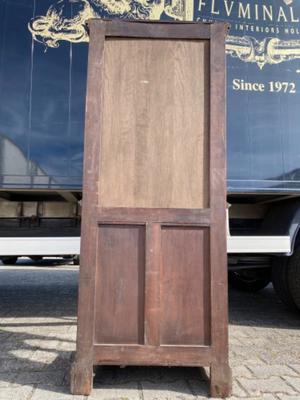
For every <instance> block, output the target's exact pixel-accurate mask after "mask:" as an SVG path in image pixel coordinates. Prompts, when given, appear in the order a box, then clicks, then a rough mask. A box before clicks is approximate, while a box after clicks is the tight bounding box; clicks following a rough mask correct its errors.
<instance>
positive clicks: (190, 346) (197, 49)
mask: <svg viewBox="0 0 300 400" xmlns="http://www.w3.org/2000/svg"><path fill="white" fill-rule="evenodd" d="M89 28H90V48H89V67H88V93H87V112H86V129H85V160H84V194H83V213H82V218H83V221H82V247H81V268H80V283H79V309H78V334H77V352H76V357H75V361H74V364H73V367H72V379H71V381H72V382H71V389H72V392H73V393H79V394H89V392H90V390H91V387H92V368H93V365H99V364H100V365H101V364H104V365H106V364H116V365H132V364H135V365H186V366H210V369H211V394H212V395H213V396H221V397H222V396H223V397H224V396H226V395H228V394H229V392H230V380H231V377H230V368H229V366H228V334H227V324H228V322H227V265H226V227H225V208H226V184H225V178H226V163H225V70H226V69H225V50H224V42H225V35H226V26H225V25H224V24H220V23H216V24H189V23H181V24H180V23H172V24H171V23H141V22H120V21H101V20H91V21H90V24H89Z"/></svg>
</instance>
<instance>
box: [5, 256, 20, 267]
mask: <svg viewBox="0 0 300 400" xmlns="http://www.w3.org/2000/svg"><path fill="white" fill-rule="evenodd" d="M1 261H2V263H3V264H4V265H15V264H16V262H17V261H18V257H1Z"/></svg>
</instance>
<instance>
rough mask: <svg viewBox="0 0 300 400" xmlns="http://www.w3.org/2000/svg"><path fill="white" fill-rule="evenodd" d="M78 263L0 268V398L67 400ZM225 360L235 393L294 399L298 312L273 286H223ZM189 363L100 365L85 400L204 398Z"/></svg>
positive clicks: (299, 372) (299, 393) (199, 376)
mask: <svg viewBox="0 0 300 400" xmlns="http://www.w3.org/2000/svg"><path fill="white" fill-rule="evenodd" d="M77 278H78V269H77V268H76V267H74V266H72V265H70V266H59V267H57V266H51V265H49V264H48V265H47V263H44V264H43V265H42V266H41V265H40V266H36V267H34V266H26V265H24V264H23V265H19V266H16V267H4V266H0V400H68V399H73V400H75V399H81V400H83V399H84V398H83V397H82V396H71V395H70V394H69V379H68V371H69V363H70V356H71V353H72V351H73V350H74V348H75V334H76V297H77ZM230 362H231V366H232V369H233V376H234V389H233V390H234V396H233V397H232V399H235V398H239V399H240V398H243V399H253V400H254V399H262V400H274V399H278V400H280V399H290V400H296V399H297V400H300V318H299V315H297V314H294V313H291V312H289V311H287V310H286V309H285V308H284V306H283V305H282V304H281V303H280V301H279V300H278V299H277V298H276V296H275V294H274V292H273V289H272V287H269V288H267V289H265V290H264V291H262V292H261V293H260V294H256V295H249V294H240V293H237V292H234V291H230ZM207 397H208V383H207V380H206V378H205V371H204V370H202V371H199V369H196V368H129V367H127V368H125V369H120V368H117V367H110V368H104V369H103V370H102V371H100V370H99V371H98V372H97V374H96V377H95V383H94V390H93V393H92V396H91V397H90V400H94V399H101V400H116V399H118V400H156V399H162V400H167V399H182V400H184V399H187V400H192V399H196V398H198V399H204V398H207Z"/></svg>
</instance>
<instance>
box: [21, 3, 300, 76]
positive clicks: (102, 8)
mask: <svg viewBox="0 0 300 400" xmlns="http://www.w3.org/2000/svg"><path fill="white" fill-rule="evenodd" d="M287 1H288V0H287ZM73 4H76V5H77V7H78V11H77V14H76V15H75V16H74V17H72V18H66V17H65V16H64V15H63V6H57V5H56V7H55V6H51V7H50V8H49V9H48V11H47V13H46V14H45V15H42V16H37V17H35V18H33V19H32V20H31V21H30V22H29V24H28V29H29V31H30V32H31V34H32V37H33V39H34V40H36V41H38V42H40V43H43V44H44V45H45V49H47V48H48V47H54V48H55V47H58V46H59V44H60V42H61V41H67V42H71V43H83V42H88V41H89V36H88V33H87V30H86V21H87V20H88V19H90V18H97V17H99V16H100V15H102V13H103V12H104V13H106V14H107V15H110V16H118V17H119V18H127V19H136V20H147V19H148V20H159V19H160V18H161V17H162V15H163V14H164V15H165V16H168V17H169V18H171V19H173V20H175V21H176V20H177V21H190V20H192V19H193V10H194V4H193V0H73ZM226 53H227V54H228V55H229V56H231V57H234V58H238V59H239V60H241V61H243V62H246V63H255V64H257V65H258V67H259V68H260V69H262V68H263V67H264V66H265V65H274V64H280V63H282V62H285V61H291V60H295V59H297V58H300V40H299V39H298V40H297V39H293V40H282V39H279V38H276V37H267V38H264V39H262V40H257V39H256V38H254V37H252V36H235V35H229V36H228V37H227V40H226Z"/></svg>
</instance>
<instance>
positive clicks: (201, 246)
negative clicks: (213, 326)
mask: <svg viewBox="0 0 300 400" xmlns="http://www.w3.org/2000/svg"><path fill="white" fill-rule="evenodd" d="M161 241H162V244H161V247H162V251H161V257H162V268H161V272H160V274H161V279H160V292H161V294H160V299H161V301H160V304H161V312H160V337H161V339H160V342H161V343H162V344H169V345H170V344H172V345H176V344H177V345H179V344H181V345H192V344H194V345H208V344H209V343H210V336H209V335H210V311H209V309H210V289H209V230H208V229H202V228H195V227H184V226H176V227H174V226H173V227H172V226H163V228H162V239H161Z"/></svg>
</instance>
